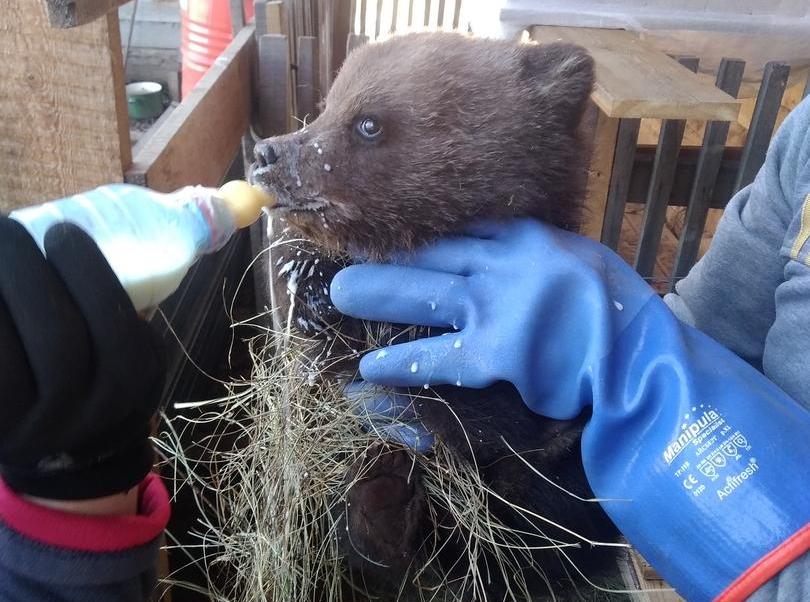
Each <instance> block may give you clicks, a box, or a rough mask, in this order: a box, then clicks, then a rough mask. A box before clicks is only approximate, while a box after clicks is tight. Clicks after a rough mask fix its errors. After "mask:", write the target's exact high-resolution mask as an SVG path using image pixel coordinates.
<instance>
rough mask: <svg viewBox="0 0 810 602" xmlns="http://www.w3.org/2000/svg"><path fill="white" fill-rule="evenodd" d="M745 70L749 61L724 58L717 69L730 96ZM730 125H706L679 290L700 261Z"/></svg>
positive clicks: (676, 275) (676, 271) (679, 261)
mask: <svg viewBox="0 0 810 602" xmlns="http://www.w3.org/2000/svg"><path fill="white" fill-rule="evenodd" d="M744 70H745V61H741V60H738V59H723V60H722V61H721V62H720V67H719V69H718V70H717V79H716V81H715V85H716V86H717V87H718V88H720V89H721V90H722V91H723V92H725V93H726V94H728V95H729V96H733V97H735V98H736V97H737V93H738V92H739V91H740V83H741V82H742V77H743V71H744ZM728 128H729V122H727V121H712V122H710V123H707V124H706V131H705V133H704V135H703V145H702V146H701V148H700V157H699V158H698V163H697V168H696V170H695V179H694V182H693V183H692V191H691V192H690V194H689V205H688V207H689V208H688V209H687V210H686V218H685V220H684V224H683V230H682V231H681V237H680V240H679V241H678V251H677V253H676V254H675V265H674V266H673V269H672V284H671V287H672V289H671V290H675V282H676V280H678V279H680V278H683V277H684V276H686V274H687V273H688V272H689V270H690V269H692V266H693V265H694V264H695V261H697V256H698V251H699V250H700V241H701V238H702V237H703V230H704V228H705V227H706V217H707V216H708V214H709V202H710V201H711V198H712V195H713V194H714V188H715V184H716V183H717V176H718V175H719V174H720V165H721V163H722V161H723V151H724V150H725V144H726V138H727V137H728Z"/></svg>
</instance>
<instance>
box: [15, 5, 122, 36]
mask: <svg viewBox="0 0 810 602" xmlns="http://www.w3.org/2000/svg"><path fill="white" fill-rule="evenodd" d="M127 2H129V0H44V2H43V4H44V5H45V10H46V12H47V13H48V21H49V23H50V25H51V27H58V28H60V29H63V28H67V27H78V26H79V25H86V24H88V23H91V22H92V21H95V20H96V19H98V18H100V17H103V16H104V15H106V14H109V13H116V15H117V12H118V11H117V10H116V9H117V8H118V7H119V6H121V5H122V4H126V3H127ZM4 10H5V9H4ZM34 10H36V9H34Z"/></svg>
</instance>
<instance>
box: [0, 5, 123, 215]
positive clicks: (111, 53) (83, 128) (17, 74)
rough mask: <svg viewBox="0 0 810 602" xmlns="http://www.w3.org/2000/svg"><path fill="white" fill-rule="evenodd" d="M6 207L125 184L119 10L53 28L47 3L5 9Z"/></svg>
mask: <svg viewBox="0 0 810 602" xmlns="http://www.w3.org/2000/svg"><path fill="white" fill-rule="evenodd" d="M0 30H2V32H3V33H2V34H1V35H0V56H2V57H3V59H2V60H0V81H2V84H0V86H2V88H3V92H2V96H3V102H2V103H0V147H1V148H2V150H0V212H7V211H11V210H12V209H15V208H17V207H22V206H24V205H29V204H35V203H41V202H43V201H46V200H48V199H54V198H59V197H63V196H66V195H69V194H74V193H77V192H81V191H83V190H88V189H90V188H94V187H96V186H99V185H101V184H106V183H109V182H120V181H122V179H123V173H124V169H125V168H127V167H128V166H129V164H130V162H131V158H132V157H131V151H130V140H129V126H128V123H129V122H128V118H127V103H126V98H125V94H124V69H123V58H122V56H121V36H120V32H119V30H118V15H117V14H116V13H115V11H113V12H111V13H108V14H107V15H106V16H103V17H102V18H100V19H97V20H96V21H93V22H91V23H89V24H87V25H85V26H83V27H80V28H75V29H52V28H51V27H50V26H49V24H48V17H47V15H46V14H45V11H44V10H43V9H42V6H41V5H38V4H36V3H31V2H30V1H29V0H6V2H4V3H3V10H2V11H1V12H0Z"/></svg>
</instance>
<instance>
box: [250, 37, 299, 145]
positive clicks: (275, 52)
mask: <svg viewBox="0 0 810 602" xmlns="http://www.w3.org/2000/svg"><path fill="white" fill-rule="evenodd" d="M258 83H259V85H258V93H259V95H258V96H259V133H260V134H261V135H262V136H265V137H266V136H277V135H279V134H285V133H287V132H288V131H289V129H290V115H291V114H292V113H291V109H292V103H291V100H290V96H291V91H290V55H289V43H288V42H287V36H283V35H279V34H267V35H264V36H262V37H261V38H259V82H258Z"/></svg>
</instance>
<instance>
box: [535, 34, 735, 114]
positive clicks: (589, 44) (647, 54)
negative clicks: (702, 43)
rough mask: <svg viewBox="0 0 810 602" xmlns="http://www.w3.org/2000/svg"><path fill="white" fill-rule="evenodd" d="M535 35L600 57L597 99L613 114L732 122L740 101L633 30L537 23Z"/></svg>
mask: <svg viewBox="0 0 810 602" xmlns="http://www.w3.org/2000/svg"><path fill="white" fill-rule="evenodd" d="M531 32H532V39H534V40H536V41H538V42H543V43H548V42H555V41H564V42H570V43H573V44H579V45H580V46H583V47H584V48H586V49H587V50H588V52H589V53H590V54H591V55H592V56H593V58H594V60H595V61H596V84H595V86H594V91H593V94H592V98H593V100H594V102H595V103H596V104H597V106H598V107H599V108H600V109H602V110H603V111H604V112H605V113H606V114H607V115H608V117H652V118H656V119H705V120H714V121H732V120H734V119H736V117H737V113H738V111H739V104H740V103H739V101H738V100H736V99H734V98H731V97H730V96H729V95H728V94H725V93H724V92H722V91H720V90H718V89H717V88H715V87H714V86H713V85H711V83H709V82H706V81H704V80H703V79H701V78H700V77H698V76H697V75H696V74H694V73H691V72H689V71H688V70H687V69H684V68H683V67H682V66H680V65H678V63H677V62H676V61H673V60H672V59H671V58H669V57H668V56H667V55H666V54H664V53H663V52H660V51H659V50H656V49H654V48H653V47H652V46H650V45H649V44H647V43H646V42H644V41H642V40H639V39H638V37H636V36H635V35H634V34H632V33H630V32H628V31H622V30H615V29H588V28H579V27H549V26H537V27H533V28H532V29H531Z"/></svg>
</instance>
